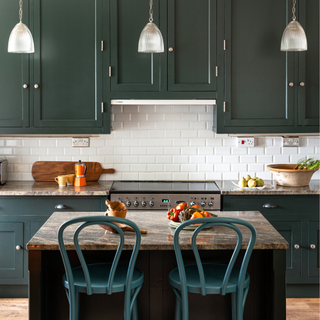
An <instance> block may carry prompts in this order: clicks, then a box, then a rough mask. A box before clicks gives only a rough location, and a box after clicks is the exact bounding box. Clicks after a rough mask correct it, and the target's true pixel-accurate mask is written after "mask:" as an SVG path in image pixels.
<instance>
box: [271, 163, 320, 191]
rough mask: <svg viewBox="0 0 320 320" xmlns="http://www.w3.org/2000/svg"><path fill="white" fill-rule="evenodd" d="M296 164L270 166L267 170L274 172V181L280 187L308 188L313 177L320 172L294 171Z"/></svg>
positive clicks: (312, 170) (314, 170)
mask: <svg viewBox="0 0 320 320" xmlns="http://www.w3.org/2000/svg"><path fill="white" fill-rule="evenodd" d="M295 166H296V165H295V164H269V165H267V169H269V170H270V171H272V172H273V176H274V179H275V180H276V182H277V184H279V185H280V186H286V187H305V186H308V185H309V183H310V180H311V177H312V175H313V174H314V173H315V172H316V171H317V170H319V168H317V169H311V170H305V169H303V170H294V167H295Z"/></svg>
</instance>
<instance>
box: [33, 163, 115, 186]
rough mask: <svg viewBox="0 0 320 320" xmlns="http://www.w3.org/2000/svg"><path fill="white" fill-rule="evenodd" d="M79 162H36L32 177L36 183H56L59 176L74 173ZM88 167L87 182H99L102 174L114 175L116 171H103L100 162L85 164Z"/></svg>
mask: <svg viewBox="0 0 320 320" xmlns="http://www.w3.org/2000/svg"><path fill="white" fill-rule="evenodd" d="M76 163H77V162H68V161H36V162H35V163H34V164H33V166H32V177H33V179H34V180H35V181H54V178H55V177H57V176H59V175H64V174H68V173H74V165H75V164H76ZM83 163H84V164H85V165H86V166H87V172H86V175H85V178H86V181H88V182H89V181H98V180H99V178H100V175H101V174H102V173H114V172H115V170H114V169H103V168H102V167H101V164H100V163H99V162H83Z"/></svg>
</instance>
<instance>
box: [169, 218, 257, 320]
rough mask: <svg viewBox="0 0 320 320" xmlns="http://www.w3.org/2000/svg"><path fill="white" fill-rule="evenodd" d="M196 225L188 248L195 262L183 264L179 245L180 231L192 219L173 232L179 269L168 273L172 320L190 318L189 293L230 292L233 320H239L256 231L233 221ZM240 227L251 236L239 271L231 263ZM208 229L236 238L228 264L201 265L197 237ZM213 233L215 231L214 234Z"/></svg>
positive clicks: (207, 221) (201, 220) (237, 248)
mask: <svg viewBox="0 0 320 320" xmlns="http://www.w3.org/2000/svg"><path fill="white" fill-rule="evenodd" d="M196 220H197V223H198V222H199V223H202V224H201V225H199V227H198V228H197V229H195V231H194V232H193V234H192V237H191V246H192V250H193V254H194V257H195V261H196V263H194V264H187V265H184V263H183V258H182V255H181V249H180V244H179V234H180V232H181V230H183V229H184V228H185V227H187V226H188V225H190V224H193V223H195V220H188V221H185V222H183V223H181V225H180V226H179V227H178V228H177V229H176V230H175V232H174V235H173V244H174V251H175V255H176V259H177V265H178V267H177V268H175V269H173V270H171V271H170V273H169V283H170V284H171V286H172V289H173V291H174V293H175V295H176V308H175V320H179V319H181V314H182V319H183V320H188V319H189V308H188V292H192V293H200V294H202V295H203V296H205V295H207V294H221V295H225V294H227V293H231V302H232V320H242V319H243V310H244V305H245V301H246V297H247V294H248V290H249V284H250V276H249V274H248V273H247V267H248V263H249V259H250V256H251V253H252V250H253V246H254V244H255V241H256V230H255V228H254V227H253V225H252V224H251V223H249V222H247V221H243V220H240V219H233V218H198V219H196ZM235 224H237V225H243V226H245V227H247V228H248V229H249V230H250V233H251V236H250V241H249V243H248V246H247V249H246V251H245V254H244V257H243V260H242V264H241V267H240V268H236V267H234V263H235V261H236V259H237V256H238V254H239V251H240V248H241V245H242V233H241V231H240V229H239V228H238V227H237V226H236V225H235ZM209 226H213V227H214V226H223V227H227V228H230V229H233V230H234V231H235V232H236V233H237V236H238V240H237V244H236V245H235V248H234V251H233V254H232V257H231V259H230V261H229V263H228V264H218V263H202V262H201V258H200V255H199V252H198V248H197V245H196V238H197V236H198V234H199V232H200V231H201V230H203V228H206V227H209ZM213 232H214V231H213Z"/></svg>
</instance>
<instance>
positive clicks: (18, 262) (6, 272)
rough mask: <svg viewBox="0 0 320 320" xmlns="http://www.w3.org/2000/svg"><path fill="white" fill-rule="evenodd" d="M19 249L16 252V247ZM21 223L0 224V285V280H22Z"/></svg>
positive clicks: (22, 243)
mask: <svg viewBox="0 0 320 320" xmlns="http://www.w3.org/2000/svg"><path fill="white" fill-rule="evenodd" d="M17 246H20V247H21V249H20V250H17V249H16V247H17ZM23 246H24V242H23V223H22V222H2V221H1V222H0V283H2V281H1V279H11V278H12V279H13V278H15V279H17V278H23V253H24V250H23Z"/></svg>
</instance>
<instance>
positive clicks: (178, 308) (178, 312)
mask: <svg viewBox="0 0 320 320" xmlns="http://www.w3.org/2000/svg"><path fill="white" fill-rule="evenodd" d="M180 300H181V299H178V297H176V307H175V313H174V320H181V302H180Z"/></svg>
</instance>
